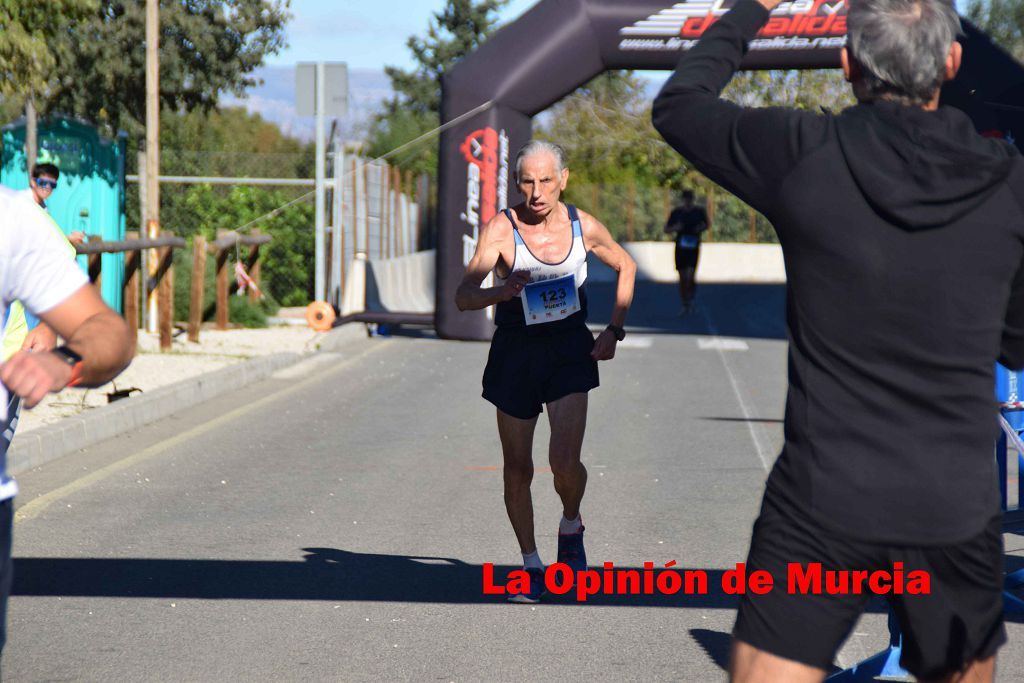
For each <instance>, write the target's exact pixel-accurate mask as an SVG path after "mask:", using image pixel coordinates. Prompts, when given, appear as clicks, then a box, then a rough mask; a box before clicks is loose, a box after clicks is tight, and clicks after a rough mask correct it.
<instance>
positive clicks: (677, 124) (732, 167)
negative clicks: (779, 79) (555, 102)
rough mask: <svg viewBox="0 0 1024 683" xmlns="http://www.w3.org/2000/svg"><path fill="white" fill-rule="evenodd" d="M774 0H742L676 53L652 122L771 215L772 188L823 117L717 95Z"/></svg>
mask: <svg viewBox="0 0 1024 683" xmlns="http://www.w3.org/2000/svg"><path fill="white" fill-rule="evenodd" d="M777 4H778V2H774V1H771V0H765V1H764V2H763V3H762V2H755V1H754V0H740V2H738V3H737V4H736V5H735V6H734V7H733V8H732V9H731V10H730V11H729V12H727V13H726V14H725V15H724V16H723V17H722V18H721V19H720V20H719V21H718V22H716V23H715V24H714V25H713V26H712V27H711V28H710V29H708V30H707V32H706V33H705V34H704V36H703V37H702V38H701V39H700V41H699V42H698V44H697V45H696V46H695V47H694V48H693V49H691V50H690V51H689V52H688V53H687V54H686V55H684V56H683V57H682V59H680V61H679V65H678V66H677V67H676V70H675V72H674V73H673V74H672V76H671V78H669V80H668V82H667V83H665V86H664V87H663V88H662V89H661V92H660V93H659V94H658V97H657V99H655V101H654V107H653V121H654V127H655V128H657V130H658V132H659V133H661V135H662V136H663V137H664V138H665V140H666V141H667V142H668V143H669V144H670V145H672V147H673V148H674V149H676V150H677V151H678V152H679V153H680V154H682V155H683V156H684V157H686V159H687V160H689V161H690V163H692V164H693V165H694V166H695V167H696V168H697V169H698V170H700V171H701V172H702V173H703V174H704V175H706V176H708V177H709V178H711V179H712V180H714V181H715V182H716V183H718V184H719V185H722V186H723V187H725V188H726V189H728V190H729V191H730V192H732V193H734V194H736V195H737V196H738V197H740V198H741V199H743V200H744V201H745V202H747V203H748V204H750V205H752V206H754V207H755V208H757V209H759V210H760V211H761V212H763V213H765V214H766V215H769V216H770V215H771V214H772V213H773V212H772V207H773V205H774V200H775V195H776V192H775V189H776V188H777V187H778V185H779V184H780V183H781V182H782V180H783V179H784V178H785V176H786V175H787V174H788V173H789V171H790V170H791V169H792V168H793V167H794V166H795V165H796V162H797V161H798V160H799V158H800V156H801V154H802V150H803V149H806V148H808V147H810V146H815V145H816V144H817V138H819V137H820V133H821V132H823V131H824V127H823V125H822V123H823V120H824V117H822V116H819V115H815V114H810V113H808V112H800V111H796V110H792V109H783V108H765V109H755V108H745V107H740V106H738V105H736V104H733V103H732V102H728V101H726V100H723V99H721V98H720V95H721V93H722V90H723V89H725V86H726V85H728V83H729V81H730V80H731V79H732V77H733V75H734V74H735V73H736V71H737V70H738V69H739V67H740V62H741V61H742V60H743V56H744V55H745V54H746V51H747V46H748V44H749V42H750V41H751V40H752V39H753V38H754V36H756V35H757V32H758V31H759V30H760V29H761V27H762V26H764V24H765V23H766V22H767V21H768V16H769V10H770V9H772V8H774V7H775V6H776V5H777ZM816 133H817V135H816Z"/></svg>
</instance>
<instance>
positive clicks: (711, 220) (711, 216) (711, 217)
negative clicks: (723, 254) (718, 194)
mask: <svg viewBox="0 0 1024 683" xmlns="http://www.w3.org/2000/svg"><path fill="white" fill-rule="evenodd" d="M707 203H708V205H707V207H706V213H707V215H708V237H707V239H708V241H709V242H714V241H715V208H716V207H715V186H714V185H712V186H711V187H710V188H708V199H707Z"/></svg>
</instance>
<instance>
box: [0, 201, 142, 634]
mask: <svg viewBox="0 0 1024 683" xmlns="http://www.w3.org/2000/svg"><path fill="white" fill-rule="evenodd" d="M15 300H17V301H21V302H22V303H23V304H24V306H25V308H26V309H27V310H28V311H30V312H31V313H34V314H35V315H37V316H39V318H41V319H42V321H43V322H44V323H46V324H47V325H48V326H49V327H51V328H52V329H53V330H54V331H55V332H56V333H57V334H58V335H60V337H61V338H63V339H64V340H66V341H65V344H64V345H63V346H59V347H57V348H55V349H53V350H51V351H43V352H39V351H33V350H27V349H23V350H21V351H18V352H17V353H15V354H14V355H13V356H11V357H10V358H8V359H7V360H6V361H5V362H3V363H2V364H0V383H2V384H0V432H2V433H7V432H13V429H12V427H13V425H12V424H11V422H12V420H16V419H17V417H16V416H17V413H15V412H12V411H9V410H8V406H9V405H10V403H11V401H12V400H13V399H15V398H20V399H21V401H22V403H23V405H24V407H25V408H32V407H33V406H35V405H36V404H38V403H39V402H40V401H41V400H42V399H43V397H44V396H46V394H48V393H50V392H57V391H60V390H62V389H64V388H65V387H67V386H75V385H82V386H99V385H101V384H105V383H106V382H108V381H110V380H111V379H113V378H114V377H116V376H117V375H118V374H119V373H120V372H121V371H122V370H124V368H126V367H127V366H128V363H129V362H130V361H131V359H132V356H133V355H134V352H135V350H134V348H133V347H132V344H131V337H130V335H129V330H128V327H127V325H126V324H125V322H124V320H122V319H121V317H120V316H119V315H118V314H117V313H115V312H114V311H112V310H111V309H110V308H109V307H107V305H106V304H105V303H103V300H102V299H101V298H100V296H99V293H98V292H97V291H96V289H95V288H94V287H93V286H92V285H91V284H90V283H89V280H88V278H87V277H86V275H85V273H83V272H82V271H81V270H80V269H79V268H78V266H77V265H76V263H75V262H74V260H72V259H69V258H68V255H67V244H66V243H64V242H63V241H62V240H61V238H60V236H59V235H58V234H57V233H56V231H55V230H54V229H53V227H52V225H50V218H49V217H48V216H47V215H46V213H45V212H44V211H43V209H42V208H41V207H39V206H38V205H37V204H36V203H35V202H34V201H31V200H30V198H29V197H26V196H25V195H24V194H23V193H19V192H16V191H13V190H9V189H6V188H0V310H3V311H6V310H7V308H8V306H9V305H10V304H11V302H13V301H15ZM8 445H9V442H8V441H7V440H6V439H0V651H2V647H3V644H4V642H5V641H6V617H7V598H8V596H9V594H10V589H11V578H12V577H11V568H12V567H11V530H12V523H13V502H12V499H13V497H14V495H15V494H16V493H17V491H18V487H17V483H16V482H15V481H14V480H13V479H12V478H11V477H10V476H8V474H7V446H8Z"/></svg>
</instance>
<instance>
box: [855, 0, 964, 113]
mask: <svg viewBox="0 0 1024 683" xmlns="http://www.w3.org/2000/svg"><path fill="white" fill-rule="evenodd" d="M960 33H961V26H960V17H959V16H957V13H956V10H955V9H954V8H953V4H952V2H951V1H950V0H852V2H851V3H850V10H849V15H848V16H847V35H848V36H849V38H848V43H847V47H848V50H849V52H850V55H851V56H852V57H853V58H854V59H855V60H856V61H857V63H858V64H859V65H860V67H861V70H862V72H863V74H862V76H863V78H862V80H860V81H859V82H855V83H854V84H853V85H854V94H855V95H856V96H857V99H858V100H860V101H862V102H870V101H872V100H877V99H886V100H893V101H895V102H899V103H901V104H904V105H917V106H921V105H924V104H927V103H928V102H929V101H931V99H932V98H933V97H934V96H935V93H936V92H937V91H938V90H939V88H941V87H942V83H943V81H944V80H945V69H946V57H947V56H948V55H949V48H950V46H951V45H952V44H953V42H954V41H955V40H956V38H957V36H958V35H960Z"/></svg>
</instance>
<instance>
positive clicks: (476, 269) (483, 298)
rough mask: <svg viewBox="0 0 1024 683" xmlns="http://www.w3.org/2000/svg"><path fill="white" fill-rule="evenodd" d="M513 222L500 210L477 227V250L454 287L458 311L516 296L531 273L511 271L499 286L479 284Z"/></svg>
mask: <svg viewBox="0 0 1024 683" xmlns="http://www.w3.org/2000/svg"><path fill="white" fill-rule="evenodd" d="M511 232H512V225H511V224H510V223H509V222H508V219H507V218H505V217H504V215H502V214H500V213H499V214H498V215H497V216H495V217H494V218H492V219H491V220H489V221H487V224H486V225H484V227H483V229H481V230H480V238H479V240H478V241H477V244H476V253H474V254H473V258H472V259H470V261H469V265H468V266H467V267H466V275H465V276H464V277H463V278H462V283H461V284H459V287H458V289H456V290H455V305H456V306H458V307H459V310H460V311H478V310H480V309H482V308H487V307H488V306H493V305H494V304H497V303H500V302H502V301H508V300H509V299H511V298H512V297H514V296H518V295H519V292H521V291H522V289H523V287H525V286H526V283H528V282H529V281H530V276H529V274H528V273H525V272H522V271H520V272H518V273H512V275H510V276H509V278H508V280H506V281H505V284H503V285H501V286H500V287H481V286H480V285H481V284H482V283H483V281H484V280H485V279H486V278H487V276H488V274H490V272H491V271H492V270H494V266H495V265H497V263H498V258H499V257H500V256H501V243H502V240H503V239H510V238H511Z"/></svg>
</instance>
